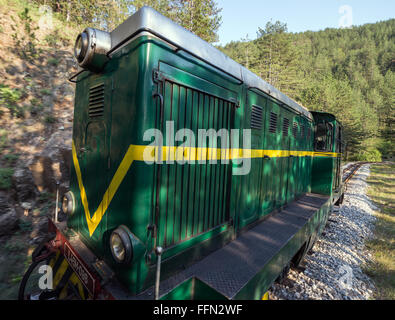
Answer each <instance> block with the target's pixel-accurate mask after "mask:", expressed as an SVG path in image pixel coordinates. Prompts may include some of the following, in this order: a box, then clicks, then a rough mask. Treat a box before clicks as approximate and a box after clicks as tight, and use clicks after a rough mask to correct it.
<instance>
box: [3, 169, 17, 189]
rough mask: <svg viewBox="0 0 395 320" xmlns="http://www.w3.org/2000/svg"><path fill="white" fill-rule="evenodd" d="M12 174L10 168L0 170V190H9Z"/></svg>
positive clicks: (12, 171)
mask: <svg viewBox="0 0 395 320" xmlns="http://www.w3.org/2000/svg"><path fill="white" fill-rule="evenodd" d="M13 174H14V170H13V169H12V168H0V189H5V190H8V189H11V187H12V175H13Z"/></svg>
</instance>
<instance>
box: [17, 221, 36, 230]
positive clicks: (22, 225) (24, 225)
mask: <svg viewBox="0 0 395 320" xmlns="http://www.w3.org/2000/svg"><path fill="white" fill-rule="evenodd" d="M18 226H19V229H21V231H22V232H30V231H32V230H33V225H32V222H31V221H30V220H26V221H24V220H19V223H18Z"/></svg>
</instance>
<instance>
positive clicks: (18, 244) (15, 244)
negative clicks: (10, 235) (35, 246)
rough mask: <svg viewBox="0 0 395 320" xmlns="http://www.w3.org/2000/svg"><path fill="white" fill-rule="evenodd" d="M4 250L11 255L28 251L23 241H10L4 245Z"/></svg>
mask: <svg viewBox="0 0 395 320" xmlns="http://www.w3.org/2000/svg"><path fill="white" fill-rule="evenodd" d="M4 248H5V249H6V251H8V252H9V253H11V252H18V251H21V250H24V249H26V244H25V243H23V242H22V241H10V242H7V243H6V244H5V245H4Z"/></svg>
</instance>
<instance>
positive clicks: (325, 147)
mask: <svg viewBox="0 0 395 320" xmlns="http://www.w3.org/2000/svg"><path fill="white" fill-rule="evenodd" d="M332 143H333V125H332V124H331V123H329V122H326V121H323V122H320V123H318V124H317V125H316V128H315V142H314V148H315V151H324V152H330V151H332Z"/></svg>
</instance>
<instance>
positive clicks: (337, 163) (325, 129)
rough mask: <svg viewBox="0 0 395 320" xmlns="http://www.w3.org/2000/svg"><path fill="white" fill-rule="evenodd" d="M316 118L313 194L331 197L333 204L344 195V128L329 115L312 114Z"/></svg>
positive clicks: (322, 113)
mask: <svg viewBox="0 0 395 320" xmlns="http://www.w3.org/2000/svg"><path fill="white" fill-rule="evenodd" d="M312 114H313V117H314V152H315V154H314V160H313V167H312V192H314V193H319V194H325V195H331V196H332V197H333V199H332V200H333V202H337V201H338V200H339V197H340V195H341V194H342V193H343V189H342V188H343V186H342V183H341V182H342V181H341V176H342V172H341V160H342V153H343V149H344V143H343V126H342V124H341V122H340V121H339V120H338V119H336V117H335V116H334V115H332V114H329V113H324V112H312Z"/></svg>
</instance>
